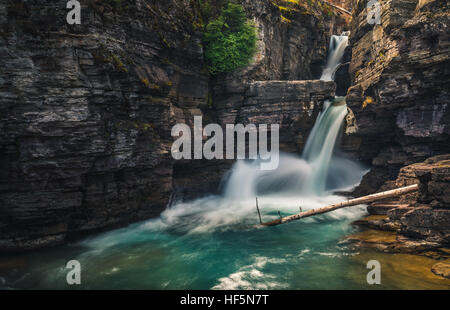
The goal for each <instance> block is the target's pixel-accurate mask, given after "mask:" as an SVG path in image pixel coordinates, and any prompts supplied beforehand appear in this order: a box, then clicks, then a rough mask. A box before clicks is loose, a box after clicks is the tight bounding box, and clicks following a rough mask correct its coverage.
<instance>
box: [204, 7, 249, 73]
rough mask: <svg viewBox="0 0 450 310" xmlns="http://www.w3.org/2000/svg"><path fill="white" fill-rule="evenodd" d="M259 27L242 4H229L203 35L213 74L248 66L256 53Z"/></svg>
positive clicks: (207, 60)
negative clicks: (250, 18) (248, 15)
mask: <svg viewBox="0 0 450 310" xmlns="http://www.w3.org/2000/svg"><path fill="white" fill-rule="evenodd" d="M256 39H257V34H256V28H255V26H254V25H253V24H252V23H251V22H250V21H248V20H247V18H246V16H245V12H244V9H243V8H242V6H241V5H239V4H233V3H228V4H227V5H226V7H225V8H224V9H223V10H222V12H221V14H220V16H219V17H218V18H217V19H215V20H212V21H210V22H209V23H208V25H207V26H206V29H205V32H204V34H203V41H204V47H205V58H206V62H207V64H208V70H209V72H210V73H211V74H212V75H216V74H218V73H222V72H231V71H234V70H236V69H238V68H241V67H245V66H247V65H248V64H249V63H250V61H251V60H252V58H253V55H254V54H255V52H256Z"/></svg>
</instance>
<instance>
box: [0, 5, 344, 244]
mask: <svg viewBox="0 0 450 310" xmlns="http://www.w3.org/2000/svg"><path fill="white" fill-rule="evenodd" d="M175 2H176V3H175ZM241 2H242V3H243V4H244V7H245V9H246V11H247V12H248V15H249V17H250V18H252V19H254V21H255V23H256V24H257V26H258V29H259V30H258V33H259V37H260V40H259V42H258V45H259V49H258V53H257V55H256V56H255V59H254V62H253V63H252V64H251V65H250V66H249V67H248V68H244V69H242V70H239V72H236V73H233V74H229V75H227V76H226V77H224V78H223V77H218V78H217V79H216V81H214V82H211V80H210V77H209V76H208V74H207V70H206V66H205V63H204V57H203V48H202V44H201V39H202V34H201V32H200V31H199V29H198V28H197V26H196V22H198V20H197V18H198V15H199V12H198V11H197V7H196V6H195V5H192V2H191V1H188V0H181V1H173V0H164V1H163V0H158V1H146V0H145V1H144V0H140V1H125V0H123V1H120V3H118V4H117V5H111V4H108V3H105V2H104V1H86V2H83V6H82V12H83V13H82V24H81V25H74V26H70V25H68V24H67V23H66V14H67V10H66V7H65V3H61V2H60V1H59V2H58V1H56V2H49V1H6V0H1V1H0V64H1V66H0V251H20V250H29V249H35V248H42V247H48V246H54V245H58V244H62V243H64V242H66V241H67V240H70V239H75V238H78V237H81V236H84V235H86V234H88V233H93V232H97V231H101V230H105V229H110V228H114V227H119V226H123V225H126V224H128V223H130V222H134V221H138V220H143V219H146V218H150V217H154V216H158V215H159V214H160V213H161V212H162V211H163V210H164V209H165V208H166V206H167V205H168V204H169V203H171V202H174V201H176V200H178V199H181V200H182V199H192V198H195V197H199V196H201V195H205V194H207V193H211V192H212V193H217V190H218V186H219V184H220V181H221V179H222V177H223V176H224V172H225V171H226V170H227V169H228V167H229V165H230V164H231V163H232V162H230V161H226V162H225V163H223V164H222V165H219V166H218V165H216V164H215V163H213V162H206V161H199V162H194V163H193V162H183V161H181V162H175V161H174V160H173V159H172V157H171V155H170V147H171V143H172V141H173V138H172V137H171V128H172V126H173V125H174V124H176V123H187V124H189V125H191V126H192V122H193V117H194V116H195V115H201V116H203V120H204V123H216V122H218V123H221V124H227V123H231V124H234V123H235V121H236V119H238V118H239V119H240V120H242V121H246V120H247V119H246V118H247V117H251V118H252V120H255V121H256V120H257V119H261V120H264V121H265V122H269V123H274V122H276V121H281V122H282V127H283V133H282V137H283V139H284V140H283V141H284V142H283V143H284V145H285V146H286V148H291V149H292V148H298V147H299V146H300V145H301V144H302V143H303V142H302V141H303V140H304V137H305V136H306V133H307V132H308V131H309V130H310V127H311V126H312V124H313V120H314V118H315V116H316V113H317V111H318V109H319V108H320V107H321V105H322V104H323V98H325V97H330V96H333V92H334V85H328V84H321V83H320V82H317V83H313V82H307V83H309V84H307V85H308V87H311V88H312V89H313V91H310V90H305V86H302V87H303V88H302V89H303V90H305V92H302V89H298V88H295V87H294V88H292V92H291V93H289V87H290V86H289V84H286V85H285V86H284V87H285V89H283V91H285V92H286V93H285V95H286V96H287V97H286V100H284V99H283V98H282V96H280V94H281V93H277V94H274V96H273V97H272V101H271V102H270V104H272V105H273V106H272V107H271V106H270V104H269V101H270V100H269V101H265V102H264V100H263V99H262V98H258V96H259V94H258V92H256V93H254V92H253V93H252V96H253V97H252V99H249V98H246V96H247V92H250V88H251V87H250V85H251V83H253V82H254V81H257V80H280V79H281V80H283V79H284V80H287V79H304V78H308V79H310V78H312V77H313V73H312V71H313V70H312V68H313V67H317V64H321V63H324V60H325V57H326V49H327V46H328V42H327V40H328V38H329V37H330V35H331V34H332V33H334V32H335V31H338V30H337V29H335V27H334V17H333V18H324V16H322V14H321V13H320V12H314V14H307V15H302V14H300V13H299V14H298V15H296V16H295V18H293V20H292V23H283V22H281V12H280V10H279V9H278V8H276V7H275V6H274V5H273V4H272V3H271V1H268V0H264V1H256V2H255V1H249V0H242V1H241ZM339 27H340V26H339ZM318 85H319V86H318ZM320 85H322V86H323V89H322V88H321V87H322V86H320ZM252 89H254V88H252ZM262 89H263V88H261V94H262V93H263V92H262ZM280 89H282V88H280ZM294 91H295V92H299V93H294ZM328 91H330V93H327V92H328ZM249 94H250V93H249ZM277 96H278V97H277ZM289 96H290V97H289ZM292 98H295V100H297V101H296V102H294V101H293V100H294V99H292ZM291 99H292V100H291ZM277 101H278V102H277ZM244 103H246V104H247V103H248V105H246V106H245V107H244ZM258 105H262V106H264V109H263V110H264V113H271V114H272V118H267V114H261V115H259V116H258V115H257V113H256V112H255V111H256V110H255V109H256V108H257V106H258ZM285 129H286V130H285ZM297 130H298V132H295V131H297ZM292 137H294V138H298V139H297V140H294V141H290V140H289V139H291V138H292ZM189 175H190V176H191V177H189Z"/></svg>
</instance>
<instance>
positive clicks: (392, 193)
mask: <svg viewBox="0 0 450 310" xmlns="http://www.w3.org/2000/svg"><path fill="white" fill-rule="evenodd" d="M417 190H419V185H418V184H414V185H410V186H406V187H401V188H397V189H393V190H390V191H386V192H381V193H376V194H372V195H368V196H363V197H359V198H355V199H350V200H347V201H343V202H339V203H335V204H332V205H329V206H326V207H322V208H318V209H313V210H308V211H305V212H300V213H298V214H294V215H290V216H286V217H282V218H279V219H276V220H274V221H271V222H266V223H262V226H276V225H280V224H284V223H288V222H291V221H295V220H299V219H302V218H305V217H309V216H313V215H317V214H322V213H327V212H331V211H334V210H337V209H341V208H345V207H351V206H356V205H360V204H366V203H370V202H373V201H377V200H380V199H385V198H390V197H395V196H400V195H404V194H407V193H411V192H415V191H417Z"/></svg>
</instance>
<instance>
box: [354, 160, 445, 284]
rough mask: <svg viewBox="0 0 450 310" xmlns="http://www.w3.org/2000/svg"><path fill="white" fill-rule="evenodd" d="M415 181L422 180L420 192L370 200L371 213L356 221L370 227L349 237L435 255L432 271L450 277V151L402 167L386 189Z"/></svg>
mask: <svg viewBox="0 0 450 310" xmlns="http://www.w3.org/2000/svg"><path fill="white" fill-rule="evenodd" d="M411 184H420V186H419V192H417V193H414V194H408V195H404V196H402V197H399V198H398V199H395V200H385V201H382V202H376V203H372V204H370V205H369V206H368V207H367V211H368V212H369V214H370V215H369V216H368V217H366V218H364V219H362V220H359V221H356V222H354V224H355V225H358V226H362V227H365V228H369V230H367V231H364V232H362V233H360V234H357V235H353V236H350V237H349V238H348V240H349V241H351V242H353V243H356V244H358V245H360V246H368V247H373V248H376V249H378V250H381V251H383V252H387V253H414V254H419V255H423V256H427V257H430V258H433V259H435V260H437V262H436V264H435V265H433V268H432V271H433V272H434V273H436V274H439V275H442V276H444V277H447V278H450V260H449V259H450V200H449V197H450V154H447V155H440V156H435V157H431V158H429V159H427V160H425V161H424V162H422V163H417V164H413V165H409V166H406V167H404V168H402V169H401V170H400V173H399V176H398V178H397V179H396V180H395V182H390V181H388V182H386V183H385V184H384V185H383V186H382V189H383V190H387V189H391V188H395V187H401V186H407V185H411ZM374 229H375V231H374Z"/></svg>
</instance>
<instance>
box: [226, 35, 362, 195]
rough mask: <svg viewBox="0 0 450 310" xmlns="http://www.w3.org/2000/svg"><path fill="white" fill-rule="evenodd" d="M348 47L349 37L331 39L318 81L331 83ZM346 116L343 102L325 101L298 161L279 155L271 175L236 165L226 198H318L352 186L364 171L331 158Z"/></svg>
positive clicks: (244, 163)
mask: <svg viewBox="0 0 450 310" xmlns="http://www.w3.org/2000/svg"><path fill="white" fill-rule="evenodd" d="M347 45H348V33H343V34H342V35H340V36H336V35H333V36H332V37H331V40H330V49H329V51H328V54H329V55H328V60H327V65H326V67H325V68H324V70H323V73H322V77H321V80H325V81H332V80H334V74H335V72H336V70H337V69H338V67H339V65H340V63H341V61H342V58H343V55H344V50H345V48H346V47H347ZM346 115H347V106H346V104H345V99H344V98H342V97H336V98H335V99H334V100H331V101H328V100H327V101H325V103H324V106H323V110H322V112H320V113H319V115H318V117H317V119H316V122H315V124H314V126H313V129H312V131H311V133H310V135H309V137H308V139H307V142H306V145H305V148H304V150H303V154H302V157H301V158H298V157H295V156H293V155H287V154H281V155H280V164H279V167H278V169H276V170H274V171H260V169H259V166H258V163H257V162H255V161H253V162H251V161H239V162H237V163H236V164H235V166H234V167H233V169H232V171H231V173H230V177H229V179H228V182H227V185H226V187H225V189H226V190H225V197H227V198H230V199H249V198H252V197H254V196H258V195H270V194H274V193H283V195H287V194H289V193H291V194H295V195H298V194H300V195H302V196H311V195H313V196H314V195H319V196H320V195H324V194H325V193H326V191H327V190H329V189H336V188H348V187H350V186H352V185H355V184H356V183H357V182H358V181H359V180H360V177H361V176H362V174H363V169H362V168H361V167H360V166H359V165H358V164H357V163H354V162H352V161H350V160H347V159H344V158H340V157H338V156H334V155H333V153H334V148H335V144H336V140H337V138H338V136H339V133H340V132H341V130H342V125H343V122H344V118H345V116H346Z"/></svg>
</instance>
